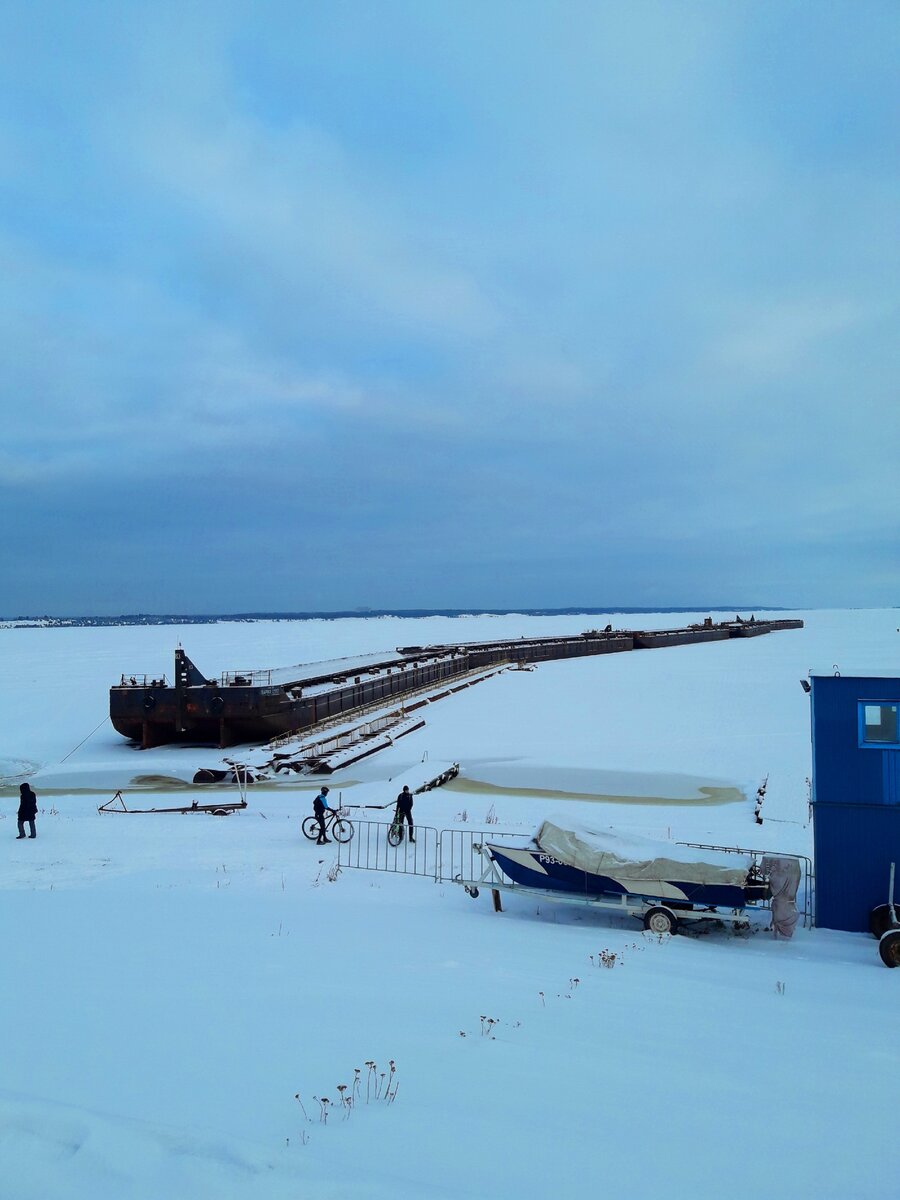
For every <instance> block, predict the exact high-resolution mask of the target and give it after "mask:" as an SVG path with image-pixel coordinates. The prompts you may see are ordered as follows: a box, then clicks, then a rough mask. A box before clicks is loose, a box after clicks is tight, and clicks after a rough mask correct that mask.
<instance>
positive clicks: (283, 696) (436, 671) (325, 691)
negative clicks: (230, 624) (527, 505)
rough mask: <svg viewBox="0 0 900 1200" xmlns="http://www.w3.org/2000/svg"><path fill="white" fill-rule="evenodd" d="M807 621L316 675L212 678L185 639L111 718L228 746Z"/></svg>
mask: <svg viewBox="0 0 900 1200" xmlns="http://www.w3.org/2000/svg"><path fill="white" fill-rule="evenodd" d="M802 626H803V622H802V621H799V620H783V621H755V620H751V621H748V622H740V621H736V622H724V623H721V624H719V625H712V624H711V623H710V624H706V623H704V624H703V625H694V626H689V627H687V628H684V629H669V630H648V631H641V630H637V631H631V630H612V629H611V628H607V629H605V630H589V631H588V632H586V633H584V634H581V635H578V636H569V637H548V638H518V639H508V640H504V641H498V642H470V643H456V644H453V645H441V646H424V647H423V646H408V647H403V648H402V649H401V650H398V651H397V653H396V655H394V656H393V657H386V658H384V659H378V660H373V658H372V657H371V656H369V658H368V660H367V661H366V664H365V665H364V666H363V665H360V666H358V667H357V668H356V669H357V670H359V674H356V675H352V678H348V675H347V672H346V669H345V671H343V672H341V671H333V672H330V673H327V674H323V675H314V674H313V675H310V674H309V670H308V668H307V669H305V670H304V669H302V668H297V669H296V671H295V672H294V674H295V675H296V678H291V677H290V674H291V672H290V671H279V672H277V673H273V672H251V673H249V674H247V675H241V674H233V675H229V674H226V675H223V676H222V677H221V680H220V681H216V680H212V679H207V678H206V677H205V676H204V675H203V674H202V673H201V672H200V671H199V670H198V669H197V667H196V666H195V665H194V664H193V663H192V662H191V660H190V659H189V658H188V657H187V655H186V654H185V653H184V651H183V650H180V649H179V650H176V652H175V683H174V685H170V684H169V683H168V681H167V680H166V679H165V678H162V679H148V678H147V677H146V676H142V677H141V678H140V679H138V678H137V677H135V676H131V677H129V678H127V679H126V678H125V677H124V676H123V677H122V680H121V682H120V683H119V684H118V685H117V686H114V687H112V688H110V702H109V714H110V720H111V721H112V725H113V727H114V728H115V729H116V730H117V731H118V732H119V733H121V734H122V735H123V736H124V737H127V738H131V739H132V740H133V741H136V742H139V743H140V745H141V747H142V748H144V749H147V748H149V747H151V746H159V745H163V744H166V743H168V742H188V743H202V744H204V745H216V746H219V747H221V748H224V747H226V746H231V745H235V744H238V743H242V742H262V741H269V740H271V739H272V738H276V737H280V736H284V735H286V734H292V733H302V732H304V731H305V730H307V729H312V728H314V727H315V726H317V725H321V724H322V723H323V722H325V721H329V720H333V719H335V718H340V717H342V716H343V715H345V714H348V715H349V714H353V713H357V712H359V711H360V710H362V709H366V708H369V707H371V706H373V705H378V704H384V703H390V702H391V701H393V700H399V701H401V702H402V700H403V698H404V697H409V696H412V695H413V694H415V693H416V692H419V691H421V690H422V689H425V688H430V687H436V686H440V685H441V684H442V683H445V682H446V683H451V682H453V681H454V680H457V679H459V678H461V677H462V676H465V675H470V674H472V673H473V672H478V671H482V670H486V669H489V668H490V667H494V666H501V665H504V664H512V665H527V664H532V663H540V662H549V661H553V660H558V659H564V658H582V657H587V656H596V655H600V654H617V653H622V652H624V651H628V650H637V649H659V648H662V647H665V646H683V645H691V644H697V643H702V642H713V641H724V640H727V639H728V638H732V637H751V636H758V635H760V634H764V633H771V632H773V631H775V630H779V629H799V628H802ZM358 661H359V660H358ZM350 670H351V672H352V670H353V668H352V667H351V668H350ZM285 676H288V677H287V678H285ZM275 678H277V679H278V680H279V682H275V681H274V679H275Z"/></svg>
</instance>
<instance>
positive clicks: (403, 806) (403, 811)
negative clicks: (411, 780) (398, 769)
mask: <svg viewBox="0 0 900 1200" xmlns="http://www.w3.org/2000/svg"><path fill="white" fill-rule="evenodd" d="M412 806H413V798H412V792H411V791H410V790H409V787H408V786H407V784H404V785H403V791H402V792H401V793H400V795H399V796H398V797H397V824H398V825H399V827H400V828H401V829H402V828H403V822H404V821H408V822H409V840H410V841H411V842H414V841H415V840H416V839H415V837H414V836H413V819H412Z"/></svg>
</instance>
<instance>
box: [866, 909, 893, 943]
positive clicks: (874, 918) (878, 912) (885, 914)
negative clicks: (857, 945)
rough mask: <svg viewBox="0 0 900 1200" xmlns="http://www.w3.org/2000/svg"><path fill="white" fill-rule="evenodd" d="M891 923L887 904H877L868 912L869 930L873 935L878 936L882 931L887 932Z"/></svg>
mask: <svg viewBox="0 0 900 1200" xmlns="http://www.w3.org/2000/svg"><path fill="white" fill-rule="evenodd" d="M892 924H893V922H892V921H891V906H890V905H889V904H879V905H878V907H877V908H873V909H872V911H871V912H870V913H869V932H870V933H871V934H872V936H873V937H877V938H880V937H881V935H882V934H883V933H887V931H888V930H889V929H890V928H891V926H892Z"/></svg>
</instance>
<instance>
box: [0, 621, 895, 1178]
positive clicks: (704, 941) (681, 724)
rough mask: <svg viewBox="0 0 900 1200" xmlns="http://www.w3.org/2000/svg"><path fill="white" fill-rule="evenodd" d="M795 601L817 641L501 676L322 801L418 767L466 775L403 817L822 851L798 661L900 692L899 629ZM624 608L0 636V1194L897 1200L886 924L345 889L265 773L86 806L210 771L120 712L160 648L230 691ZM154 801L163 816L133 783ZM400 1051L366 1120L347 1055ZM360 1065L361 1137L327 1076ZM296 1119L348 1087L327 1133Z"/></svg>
mask: <svg viewBox="0 0 900 1200" xmlns="http://www.w3.org/2000/svg"><path fill="white" fill-rule="evenodd" d="M762 615H764V614H761V613H759V612H757V614H756V616H757V617H760V616H762ZM800 615H801V616H803V617H804V619H805V620H806V621H807V627H806V628H805V629H804V630H802V631H798V632H783V633H776V634H772V635H769V636H766V637H760V638H754V639H746V640H743V639H742V640H737V639H735V640H733V641H728V642H719V643H712V644H706V645H700V646H682V647H672V648H669V649H660V650H651V651H641V652H634V653H630V654H621V655H611V656H608V657H598V658H590V659H580V660H572V661H563V662H558V663H547V664H543V665H541V666H540V667H538V669H537V670H535V671H533V672H516V671H510V672H505V673H503V674H502V675H499V676H497V677H495V678H494V679H491V680H489V681H488V682H485V683H480V684H478V686H476V687H473V688H470V689H468V690H466V691H464V692H461V693H459V694H458V695H456V696H453V697H450V698H448V699H446V700H442V701H440V702H438V703H436V704H434V705H433V706H429V707H428V708H426V709H425V710H423V711H424V715H425V718H426V721H427V724H426V726H425V728H424V729H422V730H420V731H418V732H416V733H414V734H411V735H409V736H408V737H406V738H403V739H402V740H401V741H400V742H398V743H397V745H396V746H394V747H392V748H391V749H389V750H386V751H384V752H382V753H379V754H377V755H375V756H373V757H372V758H371V759H367V760H364V761H363V762H361V763H357V764H354V765H353V766H352V767H350V768H348V769H347V772H346V774H344V775H340V774H339V775H337V776H335V777H333V778H332V779H330V780H329V784H330V786H331V787H332V789H333V791H334V790H336V791H337V792H338V795H339V796H340V797H341V798H342V799H343V800H344V802H345V803H350V804H353V803H379V802H382V803H390V801H391V800H392V799H393V797H394V795H396V791H397V790H399V786H398V781H399V780H400V779H401V777H403V776H404V775H405V774H406V773H408V772H411V771H413V770H414V769H415V770H421V769H422V768H423V767H425V768H428V766H429V764H433V765H434V767H435V769H437V768H438V767H439V766H440V765H441V764H442V763H444V762H445V761H454V760H455V761H459V762H460V763H461V764H462V767H463V774H462V775H461V777H460V779H459V780H457V781H455V782H454V783H453V784H451V785H449V786H448V787H446V788H442V789H440V790H438V791H434V792H430V793H427V794H425V795H422V796H418V797H417V798H416V804H415V815H416V819H417V821H418V822H419V823H420V824H423V825H430V826H433V827H435V828H437V829H441V828H447V827H451V826H454V825H460V826H461V827H463V828H473V829H480V828H481V829H484V828H491V829H492V830H494V829H496V830H503V829H506V830H512V831H516V830H518V831H520V832H521V833H522V834H523V836H530V835H531V834H532V833H533V832H534V829H535V828H536V826H537V825H538V824H539V822H540V821H541V820H542V819H543V818H544V817H546V816H550V815H554V814H555V815H556V816H559V814H560V813H561V812H571V814H572V816H573V819H574V820H576V821H577V820H583V821H585V822H588V823H589V824H590V825H591V827H604V826H605V827H609V828H611V829H613V830H615V831H617V832H619V833H621V834H625V835H629V834H641V835H646V836H651V837H653V838H656V839H661V840H664V841H668V840H672V839H678V840H690V841H709V842H715V843H720V844H729V845H743V846H750V847H754V848H767V849H773V850H778V849H781V850H785V851H795V852H798V853H809V852H810V850H811V841H812V839H811V830H810V828H809V823H808V807H807V787H806V779H807V777H808V776H809V773H810V747H809V701H808V698H807V697H806V696H805V695H804V693H803V692H802V690H801V688H800V686H799V683H798V680H799V679H800V678H803V677H805V676H806V672H807V670H808V668H809V666H810V664H811V663H813V662H816V663H822V662H833V663H835V664H837V665H838V666H839V668H840V669H841V670H842V672H843V673H844V674H854V673H860V674H865V673H867V672H871V671H873V670H885V669H891V668H895V669H897V670H900V655H898V646H900V638H898V634H897V625H898V624H900V622H898V613H897V612H896V611H893V610H887V611H851V612H813V613H802V614H800ZM703 616H705V614H704V613H698V614H696V616H694V615H687V616H682V615H680V614H679V615H678V616H677V617H675V618H673V617H672V615H671V614H658V615H655V616H653V617H646V616H644V615H641V617H640V618H638V619H637V620H639V622H640V624H641V625H642V626H643V627H645V628H665V627H667V626H670V625H674V624H680V623H682V622H684V623H687V622H688V621H691V620H695V619H702V618H703ZM609 619H610V620H612V621H613V623H614V624H618V625H623V624H625V622H626V620H628V621H630V620H632V618H626V619H625V620H623V619H622V618H621V617H613V616H611V617H610V618H609ZM605 623H606V621H605V620H604V619H603V618H602V617H597V616H590V617H577V616H575V617H544V618H539V617H527V616H514V615H511V616H506V617H466V618H425V619H419V620H403V619H398V618H369V619H363V618H360V619H351V620H342V621H306V622H296V623H283V622H272V623H266V622H260V623H243V622H241V623H236V624H223V625H210V626H190V627H185V628H183V629H181V628H173V627H154V626H141V627H131V628H128V627H123V628H99V629H89V628H88V629H85V628H71V629H15V628H13V629H0V661H2V663H3V668H4V673H3V678H4V681H5V685H6V686H5V688H4V689H3V693H2V698H0V775H3V774H5V775H6V776H7V784H6V786H5V787H3V788H2V789H0V887H2V907H3V913H4V926H3V928H4V934H5V937H4V951H3V970H2V972H0V1025H2V1028H3V1029H4V1030H5V1037H4V1039H3V1048H2V1051H0V1152H2V1163H3V1167H2V1171H0V1197H2V1198H3V1200H37V1198H38V1197H40V1200H47V1198H48V1197H51V1198H53V1200H56V1198H60V1200H68V1198H70V1197H71V1198H75V1197H77V1198H79V1200H81V1198H82V1197H84V1198H87V1197H90V1198H91V1200H96V1198H98V1197H100V1198H103V1197H114V1198H116V1200H118V1198H122V1200H130V1198H132V1197H133V1198H135V1200H137V1198H140V1200H145V1198H146V1200H150V1198H153V1200H157V1198H159V1197H174V1198H181V1197H184V1198H188V1197H191V1198H193V1197H207V1196H209V1197H216V1198H217V1200H218V1198H229V1197H235V1198H243V1197H265V1198H270V1197H271V1198H279V1200H280V1198H282V1197H284V1198H288V1197H290V1198H292V1200H296V1198H298V1197H303V1198H316V1200H318V1198H320V1197H321V1198H326V1200H330V1198H337V1197H341V1198H344V1197H346V1198H350V1200H355V1198H357V1197H371V1198H372V1200H381V1198H387V1197H392V1198H398V1200H402V1198H406V1197H410V1198H412V1197H461V1198H466V1200H468V1198H482V1197H483V1198H485V1200H487V1198H488V1197H504V1198H505V1197H509V1198H510V1200H513V1198H515V1200H530V1198H532V1197H534V1198H537V1197H540V1198H541V1200H544V1198H545V1197H547V1196H565V1195H569V1194H575V1193H577V1194H583V1193H584V1192H585V1190H586V1189H589V1194H594V1193H600V1192H603V1193H605V1192H610V1191H620V1190H625V1191H626V1192H627V1195H628V1196H629V1198H630V1200H644V1198H647V1200H649V1198H650V1197H654V1198H655V1197H659V1196H662V1195H665V1196H673V1197H682V1196H688V1195H691V1196H697V1197H707V1196H709V1197H712V1196H715V1197H717V1198H718V1197H723V1196H725V1197H727V1196H737V1195H741V1194H744V1193H745V1192H747V1191H748V1190H750V1189H754V1190H757V1189H759V1190H766V1191H769V1192H771V1191H773V1190H774V1191H776V1192H777V1194H779V1195H790V1196H794V1197H809V1198H810V1200H812V1198H813V1197H815V1198H817V1200H818V1198H834V1200H848V1198H854V1200H856V1198H859V1200H882V1198H885V1200H887V1198H889V1197H890V1198H893V1197H896V1195H897V1194H898V1193H897V1184H896V1179H895V1178H894V1172H893V1171H892V1170H891V1168H890V1155H889V1154H887V1153H886V1152H885V1151H886V1148H888V1147H890V1145H891V1144H892V1138H893V1128H894V1117H893V1114H894V1111H895V1108H896V1092H897V1078H898V1067H900V1048H898V1044H897V1039H896V1036H895V1035H894V1030H895V1022H896V1014H897V1011H898V994H897V988H898V986H900V972H892V971H888V970H886V969H885V968H884V967H883V966H882V965H881V963H880V962H879V960H878V955H877V945H876V943H875V942H874V940H873V939H870V938H867V937H863V936H861V935H859V936H857V935H851V934H840V933H834V932H830V931H824V930H812V931H810V930H802V929H801V930H799V931H798V932H797V934H796V936H795V938H794V939H793V941H790V942H780V941H779V942H775V941H773V940H772V938H771V935H770V934H768V933H766V932H764V931H757V932H754V933H751V934H749V935H743V936H741V935H734V934H732V933H730V932H713V933H711V934H709V935H708V936H679V937H677V938H674V939H667V940H663V941H659V940H658V939H650V938H646V937H644V936H643V935H642V933H641V931H640V929H639V927H638V926H637V925H636V924H633V923H628V922H625V921H622V920H616V919H612V918H610V917H609V916H605V915H601V914H590V913H585V912H581V911H576V910H572V909H569V908H568V907H566V906H562V905H559V906H555V905H553V904H552V903H546V904H544V903H541V904H536V903H535V902H533V901H531V902H529V901H526V900H525V899H524V898H515V897H513V898H506V899H505V901H504V905H505V909H506V911H505V912H504V913H503V914H502V915H497V914H495V913H494V912H493V911H492V910H491V904H490V900H489V898H488V897H487V896H485V895H482V896H481V897H480V898H479V899H478V900H476V901H473V900H471V899H469V898H468V897H467V896H466V895H465V894H464V893H463V892H462V891H461V889H459V888H457V887H456V886H454V885H449V884H448V885H436V884H434V883H431V882H428V881H425V880H422V879H416V878H411V877H398V876H388V875H385V874H375V873H369V872H353V871H349V870H344V871H342V872H341V873H340V874H339V875H337V878H336V879H334V880H332V879H330V878H329V869H330V868H332V867H333V864H334V862H335V855H334V854H333V853H332V850H333V847H330V846H329V847H327V848H325V849H324V850H323V849H321V848H317V847H316V846H315V845H313V844H312V843H309V842H306V841H305V840H304V839H302V838H301V837H300V836H299V829H298V825H299V820H300V819H301V818H302V817H303V816H305V815H307V813H308V812H309V811H310V803H311V799H312V796H313V795H314V793H315V791H316V790H317V787H318V782H319V781H314V780H311V779H309V780H303V779H301V780H299V781H295V782H293V784H292V786H290V787H287V788H285V787H283V786H279V787H278V788H266V787H265V786H262V787H260V788H259V789H258V790H257V789H254V787H251V788H250V792H249V801H250V807H249V808H248V809H247V810H246V811H244V812H240V813H238V814H235V815H233V816H231V817H228V818H214V817H209V816H205V815H186V816H181V815H176V816H168V815H166V816H160V815H156V816H126V815H119V816H115V815H99V814H98V813H97V811H96V808H97V805H98V804H99V803H102V802H103V801H105V800H107V799H109V798H110V790H109V789H110V788H111V787H112V786H113V784H112V782H111V781H112V780H113V779H115V780H122V779H126V780H130V779H131V778H134V777H138V776H143V777H145V779H146V778H147V777H150V776H153V775H161V776H163V777H171V778H173V779H174V778H177V777H178V776H179V775H181V776H189V775H190V774H191V773H192V772H193V770H194V769H195V768H196V767H197V766H203V765H214V764H215V763H217V762H221V759H222V754H221V752H219V751H215V750H210V749H208V748H203V749H197V748H180V747H179V748H171V747H170V748H160V749H158V750H154V751H149V752H146V753H142V752H139V751H136V750H134V749H133V748H131V747H130V746H129V745H128V743H127V742H125V741H124V740H123V739H122V738H120V737H119V736H118V735H117V734H115V732H114V731H113V730H112V729H111V728H110V726H109V723H108V722H107V721H104V717H105V714H106V712H107V690H108V687H109V686H110V684H111V683H113V682H115V681H116V680H118V678H119V676H120V675H121V674H122V673H125V674H131V673H132V672H137V671H138V670H140V671H141V672H142V673H143V672H145V671H146V672H149V673H150V674H154V673H156V674H161V673H163V672H165V671H168V672H170V673H171V658H172V650H173V649H174V644H175V642H176V640H181V641H182V642H183V644H184V646H185V649H186V650H187V652H188V654H189V655H190V656H191V657H192V658H193V659H194V660H195V661H197V662H198V664H200V665H201V668H202V669H203V670H205V671H209V672H210V673H215V672H218V671H220V670H222V669H227V668H228V667H229V666H230V664H233V663H242V664H244V665H245V666H246V665H248V664H249V665H260V666H262V665H265V664H266V663H284V662H291V661H294V662H297V661H301V660H303V661H313V660H315V659H319V660H324V659H334V658H338V657H346V656H350V655H358V654H366V653H373V652H376V651H379V650H381V649H388V650H390V649H392V648H393V647H394V646H397V645H408V644H425V643H427V642H436V641H455V640H469V641H472V640H476V639H478V638H489V637H499V636H509V635H515V636H518V635H520V634H524V635H526V636H530V635H534V634H539V633H567V632H580V631H581V630H583V629H585V628H588V627H594V626H602V625H603V624H605ZM51 697H52V700H51ZM83 739H86V740H84V744H83V745H81V746H80V747H79V748H78V749H75V747H76V746H77V745H78V744H79V743H81V742H82V740H83ZM73 751H74V753H73ZM67 756H68V757H67ZM64 758H66V762H65V763H62V760H63V759H64ZM423 758H424V759H425V762H424V763H423V761H422V760H423ZM41 769H43V771H44V775H43V778H45V779H47V780H48V782H49V781H51V780H52V779H55V780H56V783H57V785H59V784H60V781H61V780H65V779H66V778H74V779H76V780H77V781H78V785H77V786H78V788H79V789H81V790H79V791H73V792H71V793H70V792H67V791H66V787H65V786H58V787H56V788H53V787H48V788H47V789H46V791H42V785H41V778H42V775H41V774H40V773H39V774H37V775H36V776H35V777H34V786H35V790H36V791H37V793H38V803H39V809H40V811H39V815H38V822H37V825H38V838H37V840H36V841H30V840H26V841H16V840H15V836H14V835H15V810H16V795H17V791H18V788H17V782H18V779H19V778H21V777H22V773H23V772H26V771H40V770H41ZM66 771H70V772H71V775H70V776H66V775H65V772H66ZM53 772H56V774H55V776H54V774H53ZM766 777H768V783H767V790H766V796H765V801H764V804H763V816H764V818H765V823H764V825H763V826H762V827H759V826H757V825H756V824H755V822H754V819H753V797H754V794H755V792H756V789H757V788H758V787H759V785H760V784H761V783H762V781H763V779H764V778H766ZM115 786H119V783H116V785H115ZM92 789H93V790H92ZM190 794H191V795H194V794H197V795H199V796H202V798H203V802H208V800H209V799H211V798H212V797H213V796H217V795H221V796H223V797H227V798H230V799H233V798H235V793H234V790H233V789H231V790H226V789H223V790H221V791H217V790H215V789H209V788H204V789H203V790H202V792H197V793H193V792H192V793H190ZM181 795H186V793H184V792H182V793H181ZM741 795H742V796H743V797H744V799H740V798H736V797H740V796H741ZM575 797H580V798H575ZM132 798H133V797H132ZM139 799H140V803H141V805H142V806H148V807H149V806H150V805H152V804H154V803H158V804H163V803H172V802H173V801H172V792H171V791H161V792H160V793H159V794H155V793H154V792H153V790H152V784H149V783H145V787H144V790H142V791H141V792H140V793H139ZM359 811H360V815H362V814H363V810H359ZM494 814H496V816H497V818H498V819H499V825H497V826H494V825H490V826H488V825H486V823H485V822H486V819H487V818H488V816H489V815H494ZM366 815H369V814H366ZM372 815H375V816H378V815H379V814H377V813H375V814H372ZM463 817H465V818H466V819H465V821H463V819H462V818H463ZM331 874H332V875H333V874H334V872H333V871H332V872H331ZM603 951H606V952H607V954H606V958H607V960H609V956H610V955H615V956H616V957H615V960H614V964H613V966H612V967H606V966H603V965H602V963H601V954H602V952H603ZM598 963H599V964H601V965H598ZM488 1019H491V1020H493V1021H495V1022H496V1024H493V1025H491V1024H490V1022H489V1020H488ZM485 1030H486V1031H487V1032H486V1033H485V1032H484V1031H485ZM390 1059H393V1060H394V1061H395V1063H396V1071H397V1074H396V1080H397V1081H398V1082H399V1090H398V1093H397V1099H396V1101H395V1102H394V1103H393V1104H391V1105H386V1104H384V1103H374V1102H372V1103H369V1104H368V1105H367V1104H366V1103H365V1079H366V1075H367V1071H366V1068H365V1066H364V1064H365V1063H366V1061H367V1060H370V1061H375V1062H377V1063H378V1064H379V1067H378V1071H379V1072H380V1071H382V1070H384V1071H387V1070H388V1068H387V1063H388V1061H389V1060H390ZM357 1067H358V1068H360V1069H361V1072H362V1074H361V1078H362V1080H363V1087H362V1100H361V1102H360V1103H358V1104H357V1106H356V1108H355V1110H354V1111H353V1112H352V1115H351V1116H350V1118H349V1120H346V1121H345V1120H342V1119H341V1118H340V1114H339V1112H337V1111H336V1110H337V1100H338V1096H339V1093H338V1091H337V1090H336V1088H337V1085H338V1084H342V1083H343V1084H348V1085H351V1086H352V1083H353V1072H354V1068H357ZM295 1093H300V1096H301V1099H302V1101H303V1103H304V1105H305V1107H306V1110H307V1112H308V1113H309V1115H310V1117H312V1118H313V1121H312V1122H311V1123H306V1122H305V1121H304V1120H303V1113H302V1112H301V1109H300V1105H299V1104H298V1103H297V1101H296V1100H295V1099H294V1096H295ZM313 1096H320V1097H322V1096H327V1097H329V1098H330V1099H331V1101H332V1102H333V1110H332V1116H331V1117H330V1118H329V1120H328V1123H327V1125H323V1124H321V1123H320V1122H319V1121H318V1105H317V1103H316V1102H315V1101H314V1100H313Z"/></svg>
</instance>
